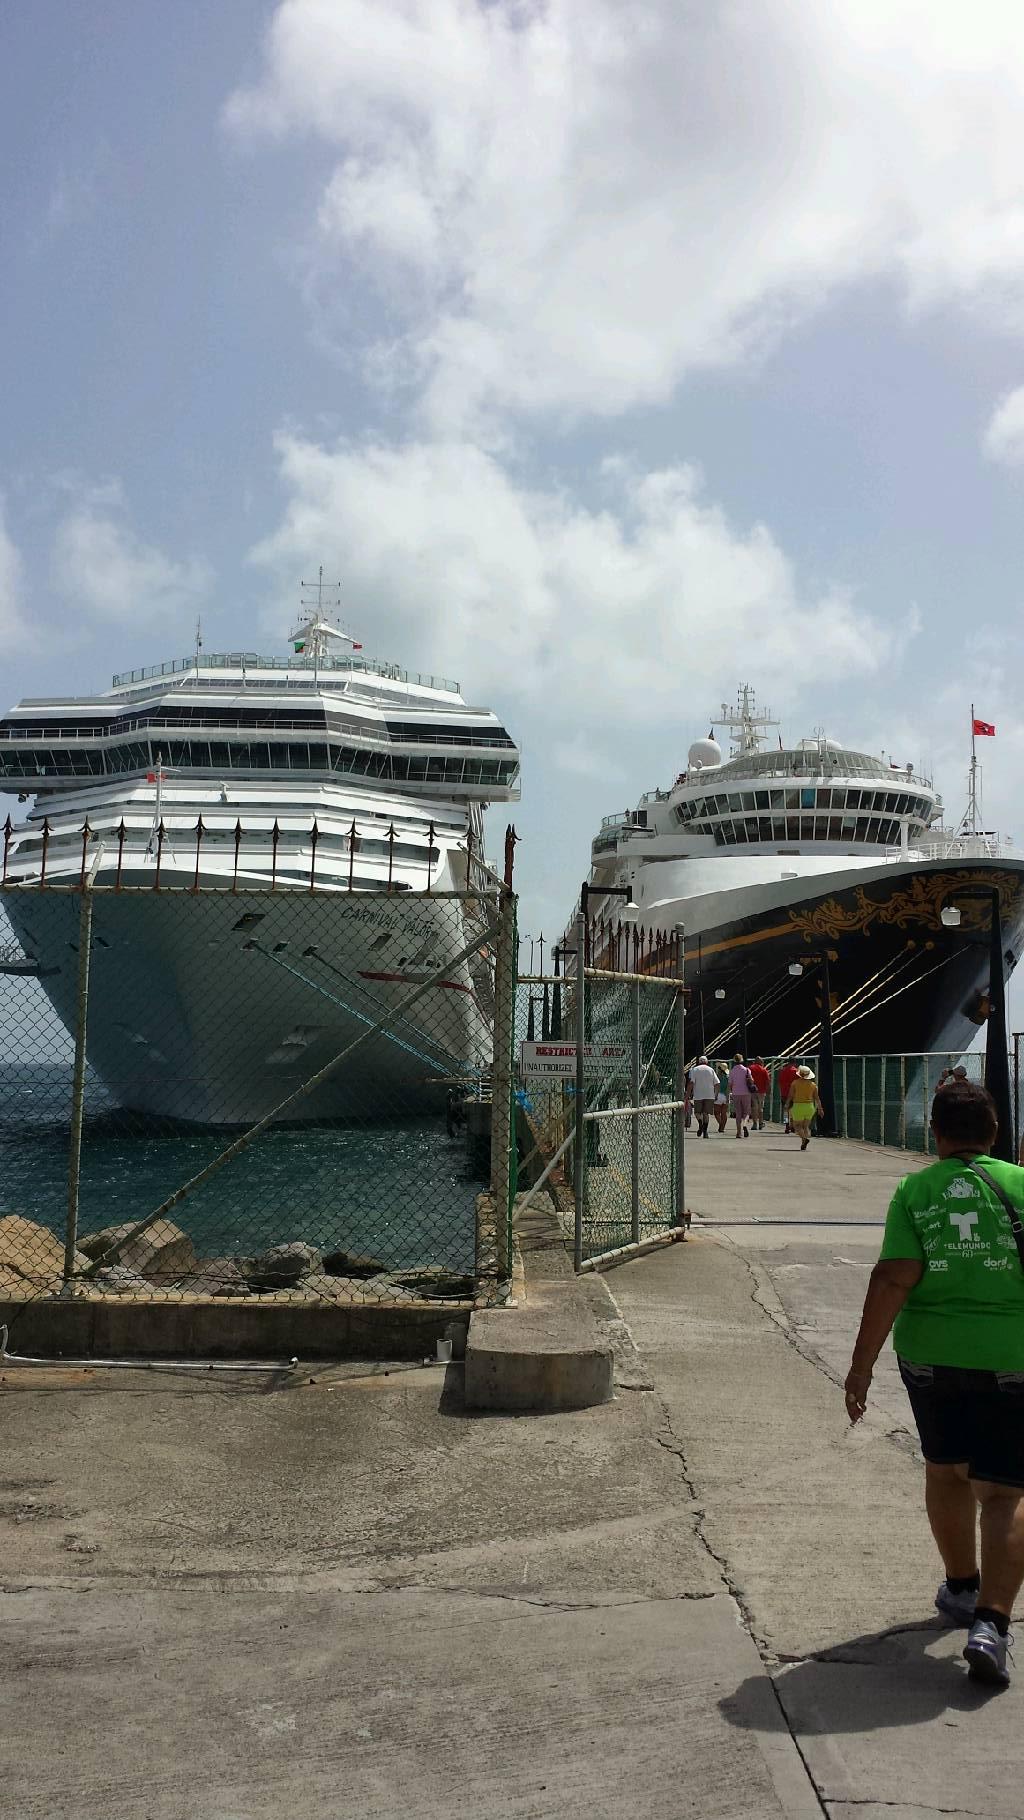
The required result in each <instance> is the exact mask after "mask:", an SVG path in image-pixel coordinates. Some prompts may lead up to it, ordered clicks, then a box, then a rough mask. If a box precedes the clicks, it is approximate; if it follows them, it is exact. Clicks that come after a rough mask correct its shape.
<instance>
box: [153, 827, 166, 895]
mask: <svg viewBox="0 0 1024 1820" xmlns="http://www.w3.org/2000/svg"><path fill="white" fill-rule="evenodd" d="M164 833H165V829H164V818H163V816H162V815H161V817H160V820H159V822H158V823H157V830H156V877H155V879H154V880H153V889H154V891H159V889H160V867H161V865H162V863H163V857H164Z"/></svg>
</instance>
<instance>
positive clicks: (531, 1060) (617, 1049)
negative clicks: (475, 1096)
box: [519, 1043, 629, 1080]
mask: <svg viewBox="0 0 1024 1820" xmlns="http://www.w3.org/2000/svg"><path fill="white" fill-rule="evenodd" d="M628 1058H629V1050H628V1049H627V1048H626V1045H625V1043H586V1044H585V1045H584V1049H583V1072H584V1074H585V1075H587V1076H589V1077H592V1076H594V1075H601V1074H622V1073H624V1071H625V1069H626V1067H627V1065H628ZM519 1068H520V1072H521V1073H522V1074H532V1075H534V1076H536V1075H548V1076H551V1077H559V1076H560V1077H561V1078H562V1079H563V1080H574V1079H575V1077H576V1045H575V1043H520V1045H519Z"/></svg>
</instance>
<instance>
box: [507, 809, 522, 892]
mask: <svg viewBox="0 0 1024 1820" xmlns="http://www.w3.org/2000/svg"><path fill="white" fill-rule="evenodd" d="M518 845H519V836H518V834H517V833H516V825H515V822H509V824H508V826H507V828H506V829H505V889H506V891H511V889H512V874H513V872H514V870H515V863H516V848H517V846H518Z"/></svg>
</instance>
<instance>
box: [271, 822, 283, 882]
mask: <svg viewBox="0 0 1024 1820" xmlns="http://www.w3.org/2000/svg"><path fill="white" fill-rule="evenodd" d="M280 838H281V830H280V828H279V827H278V825H277V816H276V815H275V817H274V826H273V827H272V828H271V830H270V889H271V891H273V890H275V889H276V886H277V843H278V841H279V840H280Z"/></svg>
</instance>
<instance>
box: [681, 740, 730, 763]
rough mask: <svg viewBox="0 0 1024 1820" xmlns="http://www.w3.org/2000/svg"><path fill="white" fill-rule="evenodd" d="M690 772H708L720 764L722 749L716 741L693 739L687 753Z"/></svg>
mask: <svg viewBox="0 0 1024 1820" xmlns="http://www.w3.org/2000/svg"><path fill="white" fill-rule="evenodd" d="M686 762H687V764H688V765H689V767H690V770H691V771H708V770H711V769H712V768H713V767H714V766H715V765H720V764H721V762H722V748H721V746H720V745H719V743H718V741H717V739H695V740H694V742H693V745H692V746H691V747H690V750H689V752H688V753H687V758H686Z"/></svg>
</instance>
